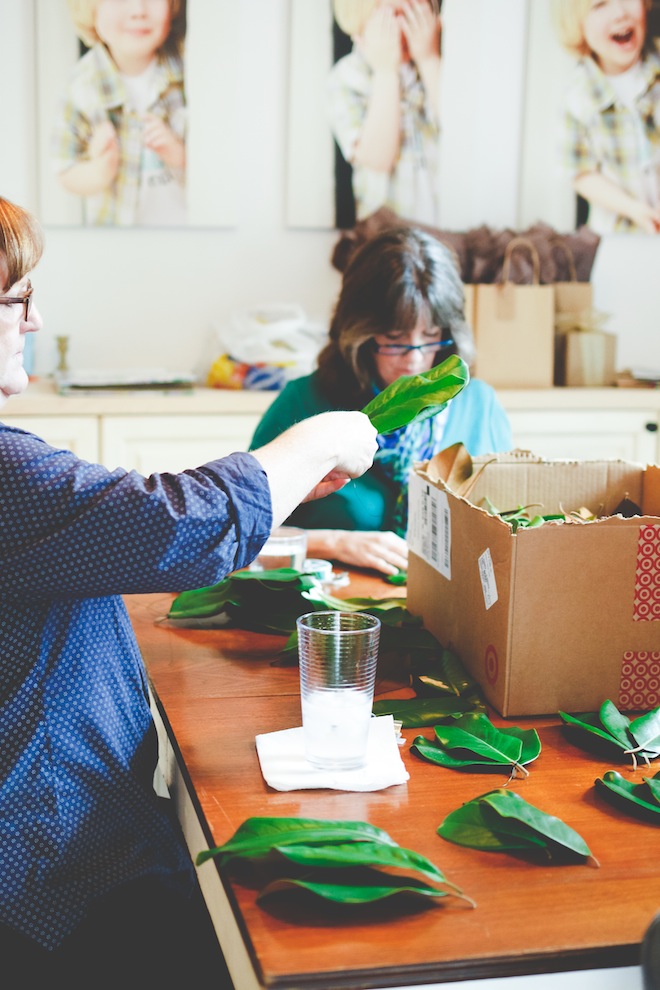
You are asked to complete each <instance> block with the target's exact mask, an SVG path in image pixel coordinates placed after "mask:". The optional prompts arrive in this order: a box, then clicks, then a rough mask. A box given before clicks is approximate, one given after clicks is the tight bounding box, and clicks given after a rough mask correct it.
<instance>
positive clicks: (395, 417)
mask: <svg viewBox="0 0 660 990" xmlns="http://www.w3.org/2000/svg"><path fill="white" fill-rule="evenodd" d="M469 380H470V372H469V370H468V366H467V364H466V363H465V362H464V361H463V359H462V358H460V357H459V356H458V355H457V354H452V355H451V356H450V357H448V358H447V359H446V360H445V361H443V362H442V363H441V364H438V365H436V366H435V367H433V368H431V369H430V371H427V372H424V373H423V374H418V375H402V376H401V377H400V378H397V379H396V381H394V382H391V384H389V385H387V386H386V387H385V388H384V389H383V390H382V392H379V393H378V395H376V396H374V398H373V399H372V400H371V402H368V403H367V405H366V406H365V407H364V409H363V410H362V412H363V413H365V415H367V416H368V417H369V419H370V420H371V423H372V425H373V426H375V428H376V430H377V431H378V433H391V432H392V431H393V430H397V429H399V428H400V427H401V426H407V425H408V423H412V421H413V420H422V419H427V418H428V417H429V416H435V415H436V414H437V413H439V412H441V411H442V410H443V409H444V408H445V406H446V405H447V402H448V401H449V400H450V399H453V398H454V396H455V395H458V393H459V392H460V391H461V390H462V389H463V388H464V387H465V385H467V383H468V381H469Z"/></svg>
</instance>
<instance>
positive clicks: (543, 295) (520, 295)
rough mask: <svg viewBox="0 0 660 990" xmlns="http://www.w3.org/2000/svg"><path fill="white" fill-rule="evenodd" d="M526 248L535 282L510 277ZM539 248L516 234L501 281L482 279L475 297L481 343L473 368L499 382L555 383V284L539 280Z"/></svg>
mask: <svg viewBox="0 0 660 990" xmlns="http://www.w3.org/2000/svg"><path fill="white" fill-rule="evenodd" d="M514 251H526V252H528V253H529V255H530V257H531V261H532V282H531V283H530V284H527V285H518V284H515V283H514V282H512V281H510V278H509V270H510V266H511V255H512V253H513V252H514ZM539 274H540V263H539V257H538V252H537V250H536V248H535V247H534V245H533V244H532V243H531V241H529V240H527V239H526V238H524V237H513V238H512V239H511V240H510V241H509V243H508V244H507V246H506V250H505V252H504V264H503V268H502V282H501V283H498V284H496V285H487V284H481V283H478V284H476V285H473V286H472V287H471V289H470V290H469V292H468V295H470V296H471V297H472V312H473V315H472V328H473V330H474V336H475V344H476V352H477V355H476V360H475V364H474V374H475V376H476V377H478V378H482V379H483V380H484V381H486V382H488V383H489V384H490V385H493V386H494V387H496V388H546V387H547V388H549V387H551V386H552V384H553V365H554V332H555V331H554V324H555V288H554V286H553V285H541V284H540V282H539Z"/></svg>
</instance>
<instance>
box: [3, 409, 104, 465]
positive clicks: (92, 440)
mask: <svg viewBox="0 0 660 990" xmlns="http://www.w3.org/2000/svg"><path fill="white" fill-rule="evenodd" d="M2 422H3V423H6V424H7V426H19V427H20V428H21V429H22V430H29V432H30V433H35V434H36V435H37V436H38V437H41V438H42V439H43V440H45V441H46V442H47V443H49V444H51V446H53V447H63V448H65V449H66V450H72V451H73V452H74V454H77V455H78V457H81V458H82V459H83V460H85V461H91V462H92V463H93V464H96V463H97V462H98V460H99V424H98V419H97V417H96V416H3V417H2Z"/></svg>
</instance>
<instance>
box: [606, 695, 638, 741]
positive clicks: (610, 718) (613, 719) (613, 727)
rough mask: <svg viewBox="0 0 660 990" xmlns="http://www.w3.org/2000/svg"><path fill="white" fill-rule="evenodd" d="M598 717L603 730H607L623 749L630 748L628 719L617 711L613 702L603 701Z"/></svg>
mask: <svg viewBox="0 0 660 990" xmlns="http://www.w3.org/2000/svg"><path fill="white" fill-rule="evenodd" d="M598 717H599V718H600V721H601V724H602V726H603V728H604V729H607V731H608V732H609V733H610V734H611V735H613V736H614V738H615V739H617V740H618V741H619V742H620V743H621V744H622V745H623V747H624V749H628V748H630V745H631V743H632V742H633V741H634V740H633V737H632V736H631V735H630V732H629V729H630V719H629V718H627V717H626V716H625V715H623V714H622V713H621V712H620V711H619V709H618V708H617V707H616V705H615V704H614V702H612V701H610V700H609V699H608V700H607V701H604V702H603V704H602V705H601V706H600V711H599V712H598Z"/></svg>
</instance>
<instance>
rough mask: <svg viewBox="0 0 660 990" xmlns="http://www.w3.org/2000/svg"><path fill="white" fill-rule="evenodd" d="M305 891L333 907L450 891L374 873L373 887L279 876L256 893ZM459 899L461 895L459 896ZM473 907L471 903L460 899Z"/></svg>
mask: <svg viewBox="0 0 660 990" xmlns="http://www.w3.org/2000/svg"><path fill="white" fill-rule="evenodd" d="M295 889H298V890H307V891H309V893H310V894H315V895H316V896H317V897H321V898H323V899H324V900H326V901H334V902H336V903H337V904H370V903H372V902H373V901H382V900H384V899H385V898H387V897H394V896H396V895H402V894H403V895H408V896H410V895H413V896H415V897H438V898H440V897H448V896H449V895H450V893H451V892H450V891H447V890H441V889H438V888H437V887H429V886H428V885H427V884H424V883H421V882H420V881H417V880H413V879H406V878H404V877H391V876H388V877H387V882H385V881H384V878H383V874H378V879H377V880H376V879H375V880H374V883H373V884H362V885H358V884H337V883H326V882H323V881H313V880H294V879H290V878H288V877H283V878H282V879H280V880H273V881H272V883H269V884H268V885H267V886H266V887H264V888H263V890H262V891H260V893H259V895H258V897H257V900H258V901H261V900H263V899H264V898H266V897H269V896H271V895H272V894H277V893H280V892H282V891H290V890H295ZM460 896H463V895H460ZM464 900H467V901H469V902H470V904H472V906H473V907H474V906H475V905H474V901H471V900H470V898H466V897H464Z"/></svg>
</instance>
